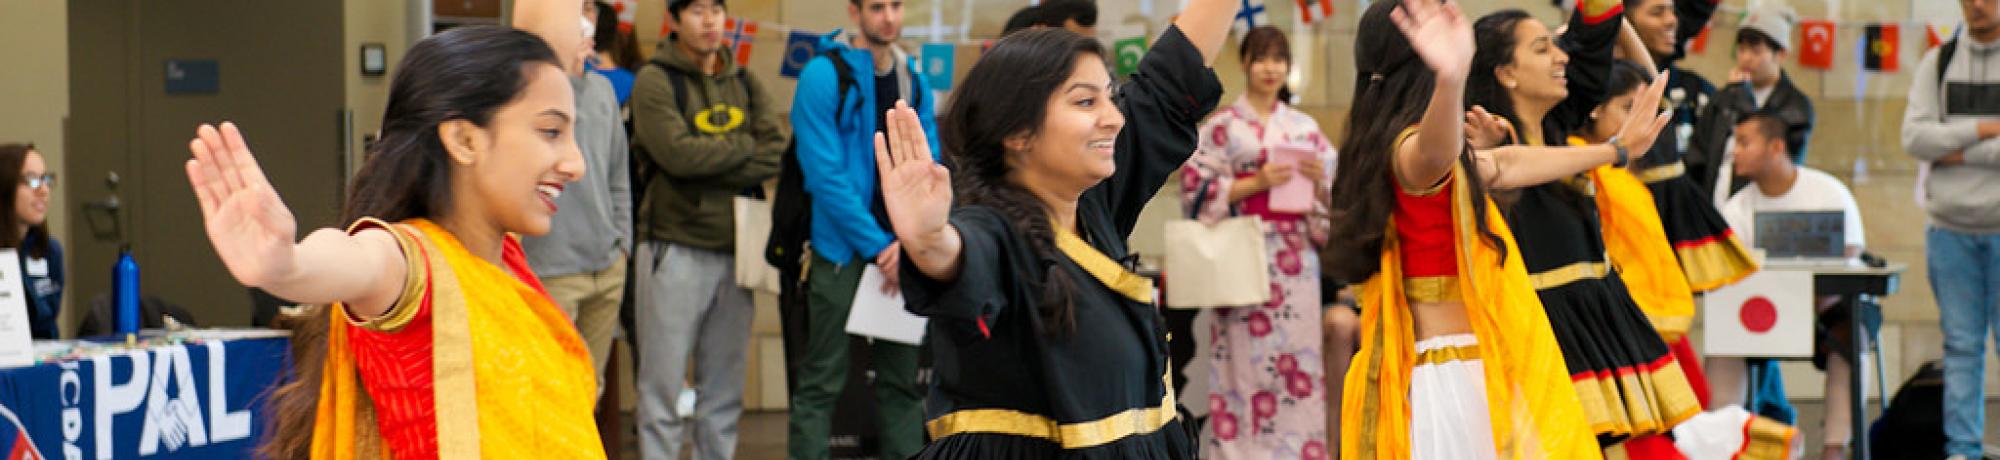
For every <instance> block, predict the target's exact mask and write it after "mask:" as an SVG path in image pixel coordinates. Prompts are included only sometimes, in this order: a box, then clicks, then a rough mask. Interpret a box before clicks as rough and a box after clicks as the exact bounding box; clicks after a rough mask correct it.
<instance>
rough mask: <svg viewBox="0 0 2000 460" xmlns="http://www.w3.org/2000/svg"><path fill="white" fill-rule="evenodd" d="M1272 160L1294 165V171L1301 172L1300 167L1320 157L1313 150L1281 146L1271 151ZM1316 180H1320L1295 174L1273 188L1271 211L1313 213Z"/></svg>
mask: <svg viewBox="0 0 2000 460" xmlns="http://www.w3.org/2000/svg"><path fill="white" fill-rule="evenodd" d="M1270 160H1271V161H1274V162H1278V163H1279V164H1290V165H1293V169H1292V171H1299V168H1298V165H1302V164H1305V163H1306V162H1312V161H1319V156H1318V155H1317V154H1316V152H1314V151H1312V150H1311V149H1307V148H1303V147H1296V146H1289V145H1280V146H1277V147H1273V148H1272V149H1271V158H1270ZM1322 166H1323V165H1322ZM1315 179H1318V178H1314V177H1306V175H1305V174H1298V173H1294V174H1292V179H1291V180H1288V181H1285V183H1282V184H1278V185H1277V186H1274V187H1271V210H1272V211H1277V212H1282V213H1289V214H1305V213H1308V212H1312V206H1313V181H1314V180H1315Z"/></svg>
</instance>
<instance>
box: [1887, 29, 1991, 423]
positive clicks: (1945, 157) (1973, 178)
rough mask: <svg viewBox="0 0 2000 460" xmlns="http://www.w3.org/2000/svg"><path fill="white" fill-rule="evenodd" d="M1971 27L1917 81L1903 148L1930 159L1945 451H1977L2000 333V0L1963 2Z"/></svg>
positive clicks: (1928, 243) (1929, 55)
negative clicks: (1990, 352) (1991, 349)
mask: <svg viewBox="0 0 2000 460" xmlns="http://www.w3.org/2000/svg"><path fill="white" fill-rule="evenodd" d="M1959 5H1960V6H1961V8H1962V9H1963V10H1964V13H1965V27H1963V28H1961V29H1960V30H1961V31H1962V32H1961V33H1960V34H1959V35H1958V36H1957V37H1953V38H1952V39H1951V41H1950V42H1948V43H1946V44H1945V45H1944V46H1940V47H1938V48H1935V49H1932V50H1931V51H1929V52H1926V53H1924V59H1923V62H1922V63H1921V64H1918V65H1917V72H1916V75H1915V76H1913V78H1911V79H1910V82H1911V83H1910V97H1909V107H1908V109H1906V110H1905V111H1904V112H1903V150H1905V151H1908V152H1909V153H1910V156H1912V157H1916V159H1917V160H1918V161H1922V162H1924V165H1923V167H1925V168H1928V170H1929V172H1928V174H1927V177H1926V178H1925V179H1924V180H1922V181H1920V182H1921V183H1920V189H1921V190H1922V194H1921V197H1922V199H1923V201H1924V203H1925V208H1926V210H1927V211H1929V212H1930V216H1931V225H1930V229H1929V233H1928V234H1927V235H1925V239H1924V246H1925V252H1926V254H1925V257H1926V258H1927V259H1929V263H1930V281H1931V290H1932V292H1934V293H1935V294H1936V295H1937V303H1938V319H1939V321H1938V323H1939V326H1940V327H1942V328H1943V329H1944V432H1945V438H1946V439H1947V441H1948V442H1947V443H1946V444H1945V449H1946V451H1947V453H1949V454H1951V455H1952V456H1953V458H1961V457H1962V458H1979V457H1980V455H1981V446H1980V440H1981V438H1982V435H1983V434H1985V432H1986V404H1985V402H1984V401H1986V395H1985V388H1984V385H1983V384H1984V381H1985V378H1984V376H1985V375H1986V374H1985V369H1984V368H1983V367H1984V365H1985V358H1986V345H1985V342H1984V340H1985V339H1986V336H1987V335H1988V334H2000V0H1967V1H1962V2H1959Z"/></svg>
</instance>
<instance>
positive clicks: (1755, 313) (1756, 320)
mask: <svg viewBox="0 0 2000 460" xmlns="http://www.w3.org/2000/svg"><path fill="white" fill-rule="evenodd" d="M1736 316H1737V318H1738V320H1740V321H1742V322H1743V329H1746V330H1749V331H1750V333H1752V334H1762V333H1766V332H1771V327H1772V326H1776V325H1777V324H1778V306H1777V305H1773V304H1772V303H1771V299H1766V298H1764V297H1763V296H1758V297H1751V298H1750V300H1745V301H1743V308H1741V309H1738V310H1737V311H1736Z"/></svg>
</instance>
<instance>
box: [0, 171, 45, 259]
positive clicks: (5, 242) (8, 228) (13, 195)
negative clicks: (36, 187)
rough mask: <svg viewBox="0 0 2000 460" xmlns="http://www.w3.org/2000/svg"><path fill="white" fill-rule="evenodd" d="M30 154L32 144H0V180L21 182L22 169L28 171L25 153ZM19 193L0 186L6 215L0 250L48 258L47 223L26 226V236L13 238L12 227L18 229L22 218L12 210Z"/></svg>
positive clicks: (0, 225) (0, 222)
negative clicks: (11, 179)
mask: <svg viewBox="0 0 2000 460" xmlns="http://www.w3.org/2000/svg"><path fill="white" fill-rule="evenodd" d="M33 151H35V144H0V180H5V179H7V178H13V179H14V180H15V181H20V180H22V177H21V168H24V167H27V163H28V152H33ZM20 192H21V187H6V186H0V203H5V204H6V206H7V212H0V248H20V249H21V254H22V255H25V256H28V257H33V258H38V259H39V258H44V257H48V256H49V236H48V228H47V227H46V226H45V225H46V223H42V224H33V225H29V226H28V234H27V235H25V236H21V235H15V234H14V227H17V226H20V225H21V215H20V214H17V213H16V212H15V210H14V207H15V204H14V202H15V200H19V199H21V197H20V196H19V195H20Z"/></svg>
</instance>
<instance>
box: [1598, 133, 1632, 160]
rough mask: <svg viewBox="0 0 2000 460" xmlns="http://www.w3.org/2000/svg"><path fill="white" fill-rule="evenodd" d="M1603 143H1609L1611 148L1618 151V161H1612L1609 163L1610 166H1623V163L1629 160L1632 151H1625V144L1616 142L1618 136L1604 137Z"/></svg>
mask: <svg viewBox="0 0 2000 460" xmlns="http://www.w3.org/2000/svg"><path fill="white" fill-rule="evenodd" d="M1604 143H1605V145H1610V146H1611V148H1612V149H1613V150H1617V151H1618V162H1616V163H1612V164H1611V165H1612V166H1616V167H1620V168H1623V167H1625V164H1626V163H1628V162H1630V160H1631V159H1632V152H1629V151H1626V150H1625V145H1624V144H1620V143H1618V136H1611V138H1610V139H1606V140H1605V141H1604Z"/></svg>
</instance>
